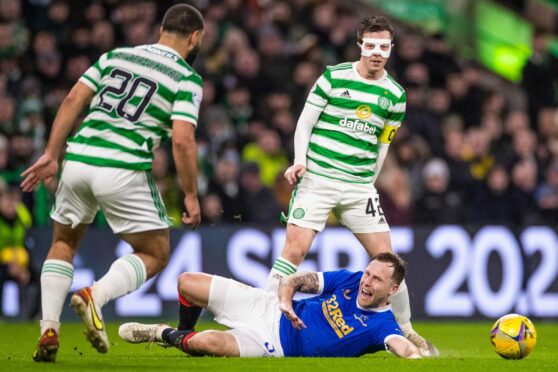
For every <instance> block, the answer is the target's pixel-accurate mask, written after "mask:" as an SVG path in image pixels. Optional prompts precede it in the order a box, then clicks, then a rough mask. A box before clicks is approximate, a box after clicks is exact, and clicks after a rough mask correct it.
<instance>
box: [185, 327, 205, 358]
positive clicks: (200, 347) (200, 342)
mask: <svg viewBox="0 0 558 372" xmlns="http://www.w3.org/2000/svg"><path fill="white" fill-rule="evenodd" d="M186 343H187V344H188V350H189V351H190V353H192V354H198V355H203V354H208V353H211V340H210V337H207V335H206V334H205V332H204V333H198V334H197V335H195V336H193V337H191V338H190V339H189V340H188V341H186Z"/></svg>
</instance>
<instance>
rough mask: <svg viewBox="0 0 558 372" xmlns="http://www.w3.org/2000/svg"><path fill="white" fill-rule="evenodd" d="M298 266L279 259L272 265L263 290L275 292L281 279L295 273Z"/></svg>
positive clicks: (284, 259) (281, 258)
mask: <svg viewBox="0 0 558 372" xmlns="http://www.w3.org/2000/svg"><path fill="white" fill-rule="evenodd" d="M297 270H298V266H296V265H295V264H293V263H292V262H290V261H289V260H287V259H286V258H283V257H279V258H277V260H276V261H275V264H273V267H272V268H271V271H270V272H269V275H268V276H267V281H266V283H265V288H264V289H265V290H266V291H268V292H277V290H278V289H279V281H281V278H283V277H285V276H287V275H291V274H294V273H296V271H297Z"/></svg>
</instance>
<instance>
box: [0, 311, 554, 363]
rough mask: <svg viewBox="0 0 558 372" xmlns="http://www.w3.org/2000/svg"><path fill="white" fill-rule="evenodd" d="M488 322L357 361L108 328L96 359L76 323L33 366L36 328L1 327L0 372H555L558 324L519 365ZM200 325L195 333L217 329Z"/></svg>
mask: <svg viewBox="0 0 558 372" xmlns="http://www.w3.org/2000/svg"><path fill="white" fill-rule="evenodd" d="M491 325H492V323H491V322H473V321H471V322H430V323H426V322H415V329H416V330H418V331H419V332H420V333H421V334H423V335H424V336H426V337H427V338H428V339H429V340H431V341H432V342H433V343H434V344H435V345H436V346H437V347H438V348H439V349H440V353H441V356H440V357H439V358H436V359H423V360H403V359H398V358H396V357H394V356H393V355H390V354H388V353H387V352H378V353H375V354H371V355H366V356H363V357H360V358H278V359H275V358H251V359H249V358H243V359H241V358H214V357H202V358H192V357H187V356H186V355H185V354H183V353H181V352H179V351H178V350H176V349H174V348H173V349H163V348H160V347H158V346H157V345H155V344H153V345H151V346H150V347H149V348H148V347H146V345H145V344H140V345H132V344H127V343H125V342H124V341H122V340H121V339H120V338H119V337H118V334H117V329H118V324H117V323H109V324H108V325H107V329H108V331H109V338H110V342H111V349H110V351H109V352H108V354H98V353H97V352H96V351H95V350H94V349H93V348H92V347H91V346H90V345H89V343H88V342H87V341H86V340H85V337H84V336H83V333H82V328H83V327H82V324H81V323H65V324H63V326H62V335H61V346H60V349H59V351H58V357H57V362H56V363H54V364H46V363H35V362H33V360H32V358H31V354H32V352H33V349H34V347H35V343H36V342H37V337H38V329H37V328H38V326H37V324H36V323H1V324H0V346H1V348H0V371H27V370H34V371H43V370H49V371H90V370H96V371H107V370H111V371H112V370H114V371H172V370H179V371H221V370H222V371H244V372H246V371H250V372H251V371H261V370H264V371H289V372H292V371H308V370H310V369H315V371H318V370H319V371H320V372H322V371H336V372H338V371H356V370H361V371H367V370H368V371H376V370H386V371H387V370H390V371H397V372H401V371H415V370H427V371H457V370H462V371H472V370H476V371H511V370H513V371H557V370H558V323H545V322H542V321H535V327H536V328H537V332H538V340H537V346H536V348H535V350H534V351H533V353H532V354H531V355H529V356H528V357H527V358H526V359H523V360H505V359H502V358H500V357H499V356H498V355H496V354H495V353H494V351H492V345H491V344H490V341H489V332H490V327H491ZM216 327H217V326H216V325H215V324H214V323H210V322H204V323H202V324H200V325H199V327H198V329H199V330H202V329H207V328H216Z"/></svg>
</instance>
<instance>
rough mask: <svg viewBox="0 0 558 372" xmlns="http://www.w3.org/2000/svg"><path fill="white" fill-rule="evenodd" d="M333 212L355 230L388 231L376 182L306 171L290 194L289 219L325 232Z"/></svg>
mask: <svg viewBox="0 0 558 372" xmlns="http://www.w3.org/2000/svg"><path fill="white" fill-rule="evenodd" d="M330 212H333V213H334V214H335V216H336V217H337V219H338V220H339V222H341V223H342V224H343V225H345V226H346V227H347V228H349V230H351V231H352V232H353V233H375V232H385V231H389V225H388V223H387V220H386V218H385V216H384V212H383V211H382V208H381V206H380V197H379V195H378V191H376V188H375V187H374V185H373V184H369V183H366V184H361V183H349V182H344V181H339V180H335V179H331V178H327V177H324V176H320V175H317V174H313V173H310V172H306V173H305V174H304V176H302V179H301V180H300V182H299V183H298V184H297V185H296V186H295V188H294V190H293V193H292V195H291V202H290V204H289V216H288V222H289V223H292V224H294V225H297V226H300V227H305V228H308V229H312V230H316V231H322V230H323V229H324V227H325V224H326V221H327V218H328V215H329V213H330Z"/></svg>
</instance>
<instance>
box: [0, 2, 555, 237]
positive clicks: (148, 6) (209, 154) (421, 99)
mask: <svg viewBox="0 0 558 372" xmlns="http://www.w3.org/2000/svg"><path fill="white" fill-rule="evenodd" d="M174 3H175V1H171V0H162V1H161V0H159V1H146V0H135V1H126V0H93V1H69V0H66V1H63V0H26V1H20V0H0V177H1V178H3V179H4V180H5V182H6V183H7V184H8V185H10V184H14V183H17V182H18V181H19V174H20V172H21V171H22V170H23V169H24V168H25V167H26V166H28V165H29V164H30V163H31V162H32V161H33V160H34V159H36V158H37V156H38V155H40V154H41V152H42V150H43V148H44V145H45V140H46V138H47V135H48V133H49V130H50V125H51V123H52V120H53V117H54V115H55V114H56V110H57V108H58V107H59V105H60V103H61V101H62V99H63V98H64V96H65V95H66V93H67V92H68V90H69V88H70V87H71V86H72V85H73V84H74V83H75V81H76V80H77V79H78V78H79V77H80V75H81V74H82V73H83V72H84V71H85V70H86V69H87V68H88V67H89V66H90V65H91V64H92V63H94V62H95V60H96V59H97V58H98V57H99V56H100V55H101V54H102V53H103V52H106V51H108V50H110V49H112V48H115V47H118V46H126V45H141V44H148V43H154V42H156V40H157V38H158V35H159V23H158V22H159V21H160V19H161V18H162V15H163V14H164V12H165V10H166V9H167V8H168V7H169V6H170V5H172V4H174ZM357 4H358V3H356V2H345V1H333V0H330V1H314V0H284V1H266V0H245V1H243V0H221V1H203V0H202V1H198V2H195V5H197V6H198V7H199V8H200V9H201V10H202V12H203V13H204V16H205V29H206V35H205V39H204V44H203V48H202V50H201V52H200V54H199V56H198V59H197V61H196V63H195V64H194V67H195V69H196V70H197V71H198V72H199V73H200V74H201V75H202V77H203V79H204V85H203V90H204V97H203V102H202V106H201V112H200V122H199V125H198V129H197V135H198V142H199V150H198V152H199V154H198V155H199V168H200V177H199V196H200V200H201V207H202V213H203V222H204V223H206V224H220V223H232V224H235V223H252V224H260V225H265V226H270V225H278V224H279V214H280V211H281V210H283V211H286V210H287V209H288V204H289V198H290V192H291V187H290V186H289V185H288V184H287V183H286V181H285V180H284V178H283V176H282V175H283V172H284V170H285V169H286V168H287V166H288V165H289V164H290V163H291V161H292V158H293V135H294V131H295V129H296V122H297V118H298V114H299V113H300V111H301V110H302V107H303V105H304V102H305V99H306V95H307V94H308V92H309V90H310V88H311V87H312V85H313V84H314V82H315V81H316V79H317V78H318V77H319V76H320V74H321V73H322V72H323V70H324V68H325V66H327V65H332V64H337V63H340V62H344V61H354V60H357V59H358V58H359V49H358V48H357V46H356V44H355V33H356V26H357V24H358V21H359V20H360V19H361V18H362V17H363V16H368V15H371V14H374V12H375V10H374V9H369V8H366V7H361V6H360V5H357ZM394 42H395V49H394V52H393V53H392V56H391V59H390V62H389V63H388V71H389V73H390V74H391V75H392V76H394V78H395V79H396V80H397V81H398V82H400V83H401V85H403V86H404V87H405V89H406V90H407V99H408V101H407V116H406V119H405V120H404V123H403V126H402V128H401V129H400V130H399V132H398V134H397V135H396V137H395V140H394V142H393V145H392V146H391V149H390V155H389V157H388V159H387V160H386V163H385V165H384V169H383V170H382V173H381V175H380V177H379V179H378V181H377V183H376V186H377V188H378V189H379V190H380V193H381V202H382V207H383V210H384V212H385V214H386V216H387V218H388V222H390V224H391V225H430V224H441V223H468V224H485V223H491V224H509V225H524V224H538V223H544V224H551V225H552V224H556V223H558V117H557V111H556V107H557V101H556V91H555V82H556V81H557V76H556V74H557V73H558V68H557V66H558V64H557V61H556V59H555V58H554V57H552V56H551V55H550V54H549V53H548V52H547V44H546V36H545V35H544V34H543V33H538V32H537V33H535V35H534V37H533V48H534V52H533V56H532V57H531V58H530V60H529V61H528V62H527V64H526V66H525V68H524V80H523V83H522V85H521V87H514V89H517V90H519V91H520V92H522V93H521V94H522V97H524V99H523V100H520V102H522V103H521V104H517V102H516V101H517V100H511V99H509V94H508V92H507V90H508V88H509V87H510V86H511V83H505V82H499V83H498V84H493V83H491V82H494V81H495V80H496V81H498V79H497V78H495V76H494V75H492V74H491V73H489V72H487V71H485V70H484V69H483V68H481V67H479V66H478V65H476V64H475V63H473V62H469V61H465V60H462V59H460V58H458V57H456V53H454V51H452V50H451V49H450V48H449V47H448V46H447V45H446V44H445V43H444V40H443V37H442V36H441V35H434V36H428V37H427V36H423V35H421V34H419V33H417V32H415V31H414V30H410V29H407V28H405V27H404V26H402V25H398V24H396V34H395V40H394ZM523 103H524V104H523ZM169 146H170V144H167V145H165V146H163V147H162V148H160V149H159V150H157V152H156V157H155V161H154V164H153V175H154V178H155V179H156V180H157V183H158V186H159V189H160V191H161V193H162V195H163V199H164V201H165V204H166V206H167V210H168V212H169V214H170V215H171V217H174V219H175V221H176V222H177V224H179V223H180V215H181V212H182V208H183V207H182V195H181V193H180V188H179V187H178V185H177V183H176V182H177V181H176V177H175V170H174V166H173V162H172V155H171V153H170V151H169V149H170V147H169ZM55 189H56V184H55V183H54V184H52V185H50V186H49V187H48V188H44V187H43V188H41V189H39V190H38V191H37V192H35V193H34V194H33V195H22V196H21V203H22V204H24V205H26V206H27V207H28V208H29V209H30V210H31V211H32V213H33V217H34V224H35V226H41V225H45V224H48V223H49V220H48V211H49V207H50V205H51V203H52V200H53V193H54V190H55ZM102 223H103V222H102V218H101V219H99V222H98V224H102ZM332 223H335V221H333V222H332Z"/></svg>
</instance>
